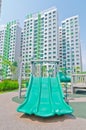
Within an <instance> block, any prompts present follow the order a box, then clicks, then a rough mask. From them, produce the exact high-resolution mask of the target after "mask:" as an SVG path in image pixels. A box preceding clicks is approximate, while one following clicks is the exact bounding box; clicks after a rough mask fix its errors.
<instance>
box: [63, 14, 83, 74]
mask: <svg viewBox="0 0 86 130" xmlns="http://www.w3.org/2000/svg"><path fill="white" fill-rule="evenodd" d="M61 26H62V45H60V47H61V46H62V48H60V50H62V61H61V59H60V67H64V65H65V61H66V68H67V72H68V73H71V72H75V71H76V70H77V71H79V72H80V71H81V70H82V57H81V43H80V28H79V17H78V16H73V17H70V18H67V19H66V20H64V21H62V24H61Z"/></svg>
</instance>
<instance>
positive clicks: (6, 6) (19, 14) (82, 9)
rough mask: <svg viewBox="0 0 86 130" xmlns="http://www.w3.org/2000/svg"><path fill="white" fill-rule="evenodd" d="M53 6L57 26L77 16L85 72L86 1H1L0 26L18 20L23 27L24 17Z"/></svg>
mask: <svg viewBox="0 0 86 130" xmlns="http://www.w3.org/2000/svg"><path fill="white" fill-rule="evenodd" d="M53 6H55V7H56V8H57V10H58V17H59V25H61V21H63V20H65V19H66V18H68V17H71V16H74V15H79V22H80V40H81V49H82V63H83V70H84V71H86V33H85V32H86V0H83V1H82V0H2V9H1V18H0V25H1V24H6V23H7V22H9V21H12V20H19V21H20V25H21V26H23V21H24V19H25V17H26V15H28V14H31V13H36V12H40V11H42V10H45V9H48V8H50V7H53Z"/></svg>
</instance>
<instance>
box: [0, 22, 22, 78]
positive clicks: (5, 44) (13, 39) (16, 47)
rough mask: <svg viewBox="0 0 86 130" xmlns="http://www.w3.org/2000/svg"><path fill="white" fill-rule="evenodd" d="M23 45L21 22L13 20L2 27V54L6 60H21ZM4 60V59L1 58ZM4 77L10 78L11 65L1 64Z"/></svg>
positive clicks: (0, 29) (0, 54) (0, 45)
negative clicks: (21, 46)
mask: <svg viewBox="0 0 86 130" xmlns="http://www.w3.org/2000/svg"><path fill="white" fill-rule="evenodd" d="M20 45H21V28H20V26H19V23H18V22H16V21H12V22H9V23H7V25H5V26H3V27H0V50H1V51H0V56H2V57H3V59H4V60H9V61H10V62H11V63H13V62H15V61H16V62H17V63H18V61H19V57H20V49H21V48H20ZM1 62H2V60H1ZM1 68H2V71H3V78H4V79H5V78H10V77H11V71H10V67H8V66H7V65H5V64H1Z"/></svg>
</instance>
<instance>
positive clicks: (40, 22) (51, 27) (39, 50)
mask: <svg viewBox="0 0 86 130" xmlns="http://www.w3.org/2000/svg"><path fill="white" fill-rule="evenodd" d="M57 28H58V16H57V9H56V8H50V9H48V10H44V11H42V12H39V13H36V14H32V15H28V16H27V17H26V19H25V21H24V29H23V35H22V37H23V38H22V77H23V78H25V76H26V75H25V66H26V64H29V61H30V60H31V59H32V58H34V59H43V60H51V59H54V60H57V57H58V53H57V50H58V48H57V46H58V36H57V34H58V29H57ZM46 66H47V69H49V67H51V66H49V65H48V64H46ZM27 76H28V75H27Z"/></svg>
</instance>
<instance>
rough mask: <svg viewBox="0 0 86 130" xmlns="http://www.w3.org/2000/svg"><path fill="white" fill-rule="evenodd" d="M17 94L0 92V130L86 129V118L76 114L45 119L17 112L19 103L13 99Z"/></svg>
mask: <svg viewBox="0 0 86 130" xmlns="http://www.w3.org/2000/svg"><path fill="white" fill-rule="evenodd" d="M17 94H18V93H17V92H10V93H5V94H0V130H86V119H81V118H76V117H74V116H68V115H66V116H61V117H57V116H55V117H52V118H47V119H43V118H39V117H35V116H27V115H24V114H22V113H17V112H16V108H17V106H18V105H19V104H17V103H15V102H13V101H12V98H13V97H15V96H17ZM77 100H78V99H77ZM84 100H85V98H84ZM80 101H81V100H80ZM85 101H86V100H85Z"/></svg>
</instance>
